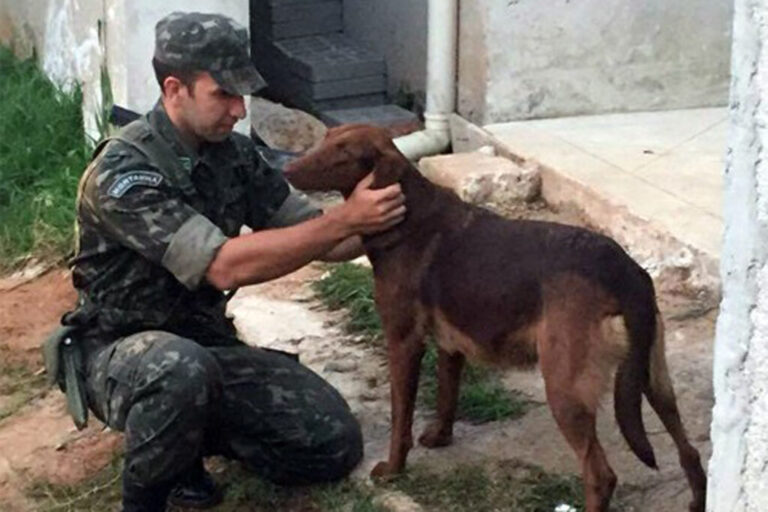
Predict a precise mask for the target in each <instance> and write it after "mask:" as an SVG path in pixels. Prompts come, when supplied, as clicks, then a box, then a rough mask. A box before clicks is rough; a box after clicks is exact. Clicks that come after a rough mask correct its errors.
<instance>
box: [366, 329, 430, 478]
mask: <svg viewBox="0 0 768 512" xmlns="http://www.w3.org/2000/svg"><path fill="white" fill-rule="evenodd" d="M388 338H389V340H388V341H389V344H388V351H389V379H390V383H389V385H390V395H391V400H392V413H391V414H392V434H391V436H390V440H389V460H388V461H386V462H384V461H382V462H379V463H378V464H377V465H376V467H374V468H373V471H371V476H372V477H374V478H381V477H386V476H389V475H394V474H396V473H399V472H401V471H402V470H403V468H404V467H405V459H406V457H407V456H408V450H410V449H411V447H412V446H413V434H412V432H411V430H412V425H413V409H414V403H415V401H416V389H417V387H418V384H419V368H420V364H421V358H422V356H423V355H424V343H423V339H422V337H421V336H414V335H413V334H411V335H410V336H406V337H405V338H394V337H390V336H388Z"/></svg>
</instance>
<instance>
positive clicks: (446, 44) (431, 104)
mask: <svg viewBox="0 0 768 512" xmlns="http://www.w3.org/2000/svg"><path fill="white" fill-rule="evenodd" d="M428 16H429V18H428V21H427V109H426V113H425V114H424V121H425V122H424V125H425V126H424V128H425V129H424V130H423V131H420V132H416V133H412V134H410V135H406V136H404V137H398V138H396V139H395V141H394V142H395V145H396V146H397V148H398V149H399V150H400V152H401V153H403V154H404V155H405V156H406V157H407V158H408V159H409V160H418V159H419V158H421V157H424V156H428V155H434V154H437V153H442V152H444V151H445V150H446V149H448V147H449V146H450V143H451V129H450V115H451V113H452V112H453V109H454V106H455V104H456V49H457V41H458V16H459V10H458V0H429V13H428Z"/></svg>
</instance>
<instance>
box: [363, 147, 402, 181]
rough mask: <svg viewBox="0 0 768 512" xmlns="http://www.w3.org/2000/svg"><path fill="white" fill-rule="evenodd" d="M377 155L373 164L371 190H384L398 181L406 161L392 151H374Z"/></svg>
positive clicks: (395, 151)
mask: <svg viewBox="0 0 768 512" xmlns="http://www.w3.org/2000/svg"><path fill="white" fill-rule="evenodd" d="M376 151H377V153H378V155H377V157H376V158H375V160H374V163H373V183H372V184H371V188H373V189H377V188H384V187H388V186H389V185H392V184H394V183H397V182H398V181H400V178H401V177H402V175H403V173H404V172H405V168H406V166H407V165H408V161H407V160H406V159H405V157H403V155H401V154H400V153H398V152H397V150H394V149H384V150H383V151H382V150H378V149H377V150H376Z"/></svg>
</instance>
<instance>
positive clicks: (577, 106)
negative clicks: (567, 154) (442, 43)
mask: <svg viewBox="0 0 768 512" xmlns="http://www.w3.org/2000/svg"><path fill="white" fill-rule="evenodd" d="M732 11H733V1H732V0H682V1H675V2H670V1H668V0H644V1H642V2H637V1H632V0H549V1H541V0H471V1H467V0H465V1H463V2H461V18H460V21H461V25H460V42H459V54H460V61H459V77H460V78H459V101H458V103H459V105H458V112H459V113H460V114H461V115H462V116H463V117H465V118H467V119H469V120H471V121H473V122H474V123H476V124H488V123H492V122H503V121H509V120H514V119H529V118H541V117H558V116H566V115H577V114H595V113H602V112H612V111H637V110H662V109H675V108H686V107H703V106H715V105H725V104H726V102H727V94H728V92H727V91H728V71H729V57H730V33H731V20H732Z"/></svg>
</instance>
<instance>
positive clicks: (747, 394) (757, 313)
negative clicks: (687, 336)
mask: <svg viewBox="0 0 768 512" xmlns="http://www.w3.org/2000/svg"><path fill="white" fill-rule="evenodd" d="M767 19H768V6H766V4H765V3H764V2H762V1H760V0H736V12H735V18H734V42H733V62H732V76H733V78H732V84H731V100H730V110H731V131H730V134H729V149H728V155H727V159H726V175H725V198H724V204H725V212H724V214H725V223H726V225H725V236H724V247H723V252H722V260H721V275H722V282H723V301H722V304H721V309H720V316H719V318H718V322H717V332H716V340H715V364H714V388H715V407H714V409H713V416H712V442H713V453H712V458H711V459H710V463H709V476H710V479H709V489H708V498H707V501H708V504H707V506H708V510H710V511H716V512H743V511H749V512H757V511H765V510H768V467H766V461H767V460H768V164H766V158H765V155H764V154H763V153H764V150H763V148H764V147H765V146H766V144H768V133H767V132H766V125H768V106H767V103H768V67H767V66H766V64H768V62H767V60H768V53H766V52H767V51H768V50H766V49H765V48H764V47H763V43H764V42H765V41H768V26H767V25H766V23H767V22H766V20H767Z"/></svg>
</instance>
